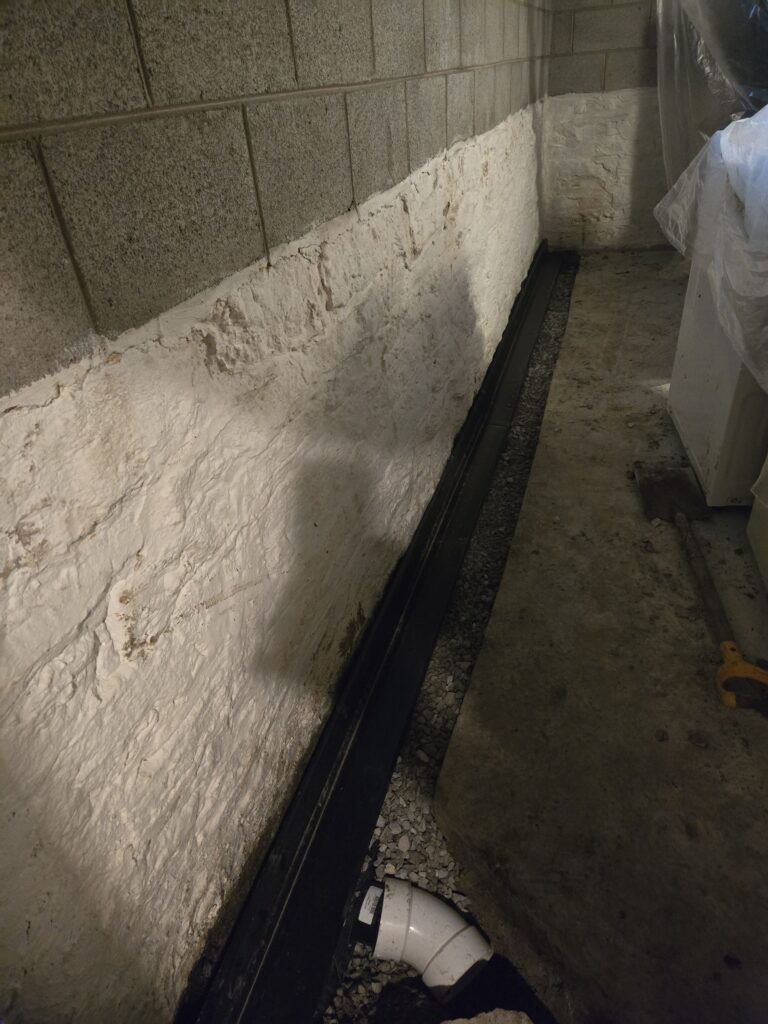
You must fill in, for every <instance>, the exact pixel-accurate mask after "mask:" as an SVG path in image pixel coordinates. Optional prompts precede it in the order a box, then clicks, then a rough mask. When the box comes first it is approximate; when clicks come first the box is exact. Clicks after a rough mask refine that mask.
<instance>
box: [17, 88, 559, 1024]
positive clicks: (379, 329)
mask: <svg viewBox="0 0 768 1024" xmlns="http://www.w3.org/2000/svg"><path fill="white" fill-rule="evenodd" d="M535 116H538V115H536V114H535V112H534V108H529V109H528V110H526V111H522V112H519V113H518V114H516V115H514V116H513V117H511V118H509V119H508V120H506V121H505V122H503V123H502V124H501V125H499V126H498V127H496V128H494V129H493V130H492V131H490V132H487V133H486V134H484V135H482V136H480V137H479V138H477V139H473V140H470V141H468V142H463V143H458V144H457V145H456V146H454V147H453V148H452V149H451V150H450V152H449V153H448V154H447V155H444V156H440V157H438V158H436V159H434V160H432V161H431V162H429V163H428V164H426V165H425V166H424V167H423V168H422V169H420V170H419V171H417V172H415V173H413V174H411V175H409V177H408V178H407V179H406V180H405V181H404V182H402V183H401V184H400V185H398V186H397V187H396V188H394V189H392V190H390V191H389V192H386V193H384V194H382V195H380V196H377V197H374V198H372V199H371V200H369V201H367V202H366V203H363V204H361V206H360V207H359V209H357V210H354V211H351V212H349V213H347V214H344V215H342V216H341V217H339V218H337V219H335V220H334V221H332V222H330V223H329V224H327V225H325V226H323V227H322V228H319V229H316V230H314V231H312V232H310V233H309V234H308V235H306V236H304V237H303V238H302V239H300V240H298V241H296V242H294V243H291V244H290V245H289V246H287V247H281V248H278V249H276V250H275V251H273V253H272V265H271V267H268V266H267V264H266V261H262V262H260V263H257V264H255V265H254V266H253V267H251V268H249V269H247V270H245V271H243V272H241V273H240V274H238V275H236V276H235V277H233V278H229V279H228V280H226V281H225V282H223V283H222V284H221V285H219V286H217V287H216V288H215V289H214V290H212V291H210V292H207V293H205V294H204V295H202V296H200V297H198V298H197V299H195V300H193V301H192V302H191V303H188V304H187V305H182V306H180V307H177V308H175V309H173V310H171V311H170V312H169V313H166V314H162V315H161V316H159V317H158V318H156V319H153V320H151V321H150V322H149V323H148V324H147V325H146V326H144V327H141V328H139V329H137V330H132V331H129V332H127V333H124V334H122V335H120V336H119V337H118V338H116V339H114V340H109V339H108V338H106V337H103V336H102V337H100V338H99V339H94V341H93V354H92V355H91V356H89V357H87V358H85V359H83V360H81V361H79V362H77V363H75V364H73V365H72V366H70V367H69V368H67V369H65V370H61V371H58V372H57V373H55V374H53V375H50V376H48V377H46V378H44V379H43V380H41V381H40V382H38V383H36V384H33V385H30V386H28V387H27V388H26V389H24V390H22V391H19V392H16V393H15V394H13V395H11V396H9V397H8V398H6V399H5V400H4V401H3V402H2V405H0V422H2V429H3V447H4V452H5V455H4V460H3V461H4V465H3V473H4V486H3V488H2V494H1V496H0V522H1V523H2V530H3V536H4V538H5V542H6V546H7V552H6V554H5V557H4V559H3V569H2V575H3V590H2V615H3V620H4V622H5V630H6V634H5V638H4V646H3V676H4V680H5V683H4V686H3V689H2V693H1V695H0V738H1V745H2V757H3V765H4V777H3V780H2V787H1V788H2V801H3V802H2V812H3V813H2V822H3V828H2V830H1V831H0V835H1V836H2V838H1V839H0V875H1V876H2V877H3V878H4V879H5V880H6V883H4V884H3V886H2V888H1V889H0V919H2V921H3V928H2V935H1V937H0V948H1V953H0V963H2V971H1V972H0V976H1V977H2V983H1V985H2V987H1V991H2V1005H3V1009H4V1013H5V1014H6V1016H7V1019H8V1020H9V1021H10V1022H13V1024H16V1022H24V1024H30V1022H34V1024H45V1022H49V1021H50V1022H53V1021H56V1022H58V1021H61V1020H70V1019H71V1020H77V1021H78V1024H91V1022H93V1024H96V1022H98V1024H101V1022H103V1021H104V1020H114V1021H121V1022H122V1021H137V1022H138V1021H142V1022H144V1021H147V1020H153V1021H164V1020H169V1019H170V1017H171V1016H172V1011H173V1006H174V1004H175V1001H176V999H177V998H178V996H179V993H180V991H181V989H182V987H183V984H184V981H185V978H186V976H187V973H188V971H189V969H190V968H191V966H192V964H193V962H194V960H195V957H196V955H198V954H199V952H200V950H201V948H202V945H203V943H204V940H205V937H206V935H207V933H208V930H209V929H210V927H211V925H212V924H213V923H214V920H215V917H216V913H217V911H218V910H219V908H220V906H221V904H222V900H223V899H224V897H225V896H226V895H227V894H228V892H229V891H230V889H231V887H232V885H233V883H234V882H235V880H236V879H237V878H238V875H239V872H240V870H241V869H242V867H243V863H244V861H245V858H246V856H247V855H248V854H249V853H250V852H251V851H252V850H253V848H254V846H256V849H257V850H258V848H259V843H261V844H263V843H264V842H266V841H267V840H268V839H269V836H270V835H271V833H272V829H273V827H274V825H275V823H276V821H277V819H278V817H279V815H280V813H281V811H282V810H283V808H284V807H285V804H286V801H287V799H288V798H289V796H290V792H291V787H292V784H293V781H294V780H295V779H296V778H297V775H298V772H299V770H300V767H301V764H302V762H303V759H304V757H305V755H306V753H307V752H308V750H309V749H310V747H311V744H312V741H313V740H314V738H315V736H316V734H317V731H318V729H319V728H320V726H321V725H322V723H323V721H324V718H325V715H326V714H327V711H328V708H329V704H330V701H331V700H332V691H333V681H334V679H335V678H336V675H337V673H338V671H339V669H340V667H341V665H342V664H343V662H344V660H345V659H346V658H347V656H348V655H349V653H350V651H351V649H352V647H353V645H354V643H355V641H356V639H357V637H358V635H359V631H360V628H361V627H362V624H363V623H364V621H365V618H366V617H367V616H368V614H369V613H370V611H371V609H372V607H373V604H374V603H375V601H376V599H377V597H378V595H379V593H380V591H381V588H382V586H383V583H384V581H385V580H386V578H387V576H388V574H389V572H390V571H391V569H392V568H393V566H394V563H395V561H396V560H397V558H398V557H399V555H400V554H401V553H402V551H403V548H404V547H405V545H406V544H407V542H408V540H409V538H410V536H411V533H412V531H413V529H414V527H415V525H416V523H417V521H418V519H419V517H420V515H421V513H422V511H423V509H424V507H425V505H426V503H427V501H428V499H429V497H430V495H431V493H432V490H433V489H434V486H435V483H436V481H437V479H438V476H439V474H440V471H441V469H442V467H443V464H444V462H445V459H446V457H447V455H448V453H449V451H450V448H451V444H452V442H453V438H454V435H455V433H456V431H457V429H458V428H459V426H460V425H461V423H462V421H463V419H464V417H465V415H466V411H467V408H468V406H469V404H470V402H471V400H472V396H473V394H474V392H475V390H476V388H477V386H478V383H479V381H480V379H481V376H482V374H483V372H484V370H485V368H486V366H487V364H488V362H489V360H490V357H491V355H492V353H493V350H494V348H495V346H496V344H497V343H498V340H499V338H500V336H501V333H502V330H503V327H504V324H505V321H506V318H507V316H508V313H509V309H510V306H511V304H512V302H513V300H514V297H515V294H516V293H517V290H518V288H519V286H520V283H521V281H522V279H523V277H524V275H525V273H526V271H527V268H528V265H529V262H530V260H531V257H532V255H533V252H534V250H535V247H536V244H537V242H538V239H539V237H540V225H539V215H538V199H537V190H536V177H537V144H536V134H535V131H534V118H535ZM11 879H12V884H7V880H11Z"/></svg>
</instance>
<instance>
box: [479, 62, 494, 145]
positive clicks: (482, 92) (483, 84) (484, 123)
mask: <svg viewBox="0 0 768 1024" xmlns="http://www.w3.org/2000/svg"><path fill="white" fill-rule="evenodd" d="M495 98H496V72H495V70H494V68H492V67H491V68H478V69H477V70H476V71H475V135H482V133H483V132H487V131H488V130H489V129H491V128H493V114H494V104H495Z"/></svg>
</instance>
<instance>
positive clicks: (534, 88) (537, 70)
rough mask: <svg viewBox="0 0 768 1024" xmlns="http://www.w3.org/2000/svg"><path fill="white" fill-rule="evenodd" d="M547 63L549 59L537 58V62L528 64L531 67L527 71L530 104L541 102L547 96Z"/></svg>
mask: <svg viewBox="0 0 768 1024" xmlns="http://www.w3.org/2000/svg"><path fill="white" fill-rule="evenodd" d="M549 63H550V59H549V57H539V59H538V60H534V61H531V62H530V64H531V67H530V69H529V71H528V80H529V83H530V96H529V102H530V103H535V102H536V100H542V99H544V97H545V96H547V95H548V94H549Z"/></svg>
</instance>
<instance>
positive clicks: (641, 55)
mask: <svg viewBox="0 0 768 1024" xmlns="http://www.w3.org/2000/svg"><path fill="white" fill-rule="evenodd" d="M639 85H656V50H654V49H647V50H631V51H627V50H616V51H614V52H613V53H609V54H607V57H606V66H605V88H606V89H607V90H610V89H631V88H634V87H635V86H639Z"/></svg>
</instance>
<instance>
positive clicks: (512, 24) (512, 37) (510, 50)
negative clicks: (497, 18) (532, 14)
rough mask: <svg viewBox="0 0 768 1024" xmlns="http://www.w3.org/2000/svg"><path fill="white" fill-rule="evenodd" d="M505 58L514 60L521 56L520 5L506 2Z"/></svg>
mask: <svg viewBox="0 0 768 1024" xmlns="http://www.w3.org/2000/svg"><path fill="white" fill-rule="evenodd" d="M504 3H505V7H504V56H505V57H507V58H508V59H512V60H514V59H515V58H516V57H519V56H520V9H521V8H520V4H519V3H517V0H504Z"/></svg>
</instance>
